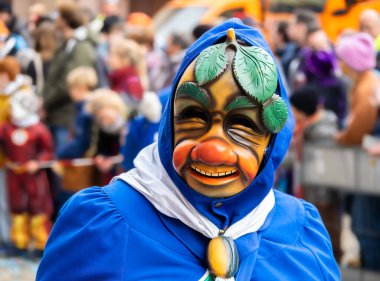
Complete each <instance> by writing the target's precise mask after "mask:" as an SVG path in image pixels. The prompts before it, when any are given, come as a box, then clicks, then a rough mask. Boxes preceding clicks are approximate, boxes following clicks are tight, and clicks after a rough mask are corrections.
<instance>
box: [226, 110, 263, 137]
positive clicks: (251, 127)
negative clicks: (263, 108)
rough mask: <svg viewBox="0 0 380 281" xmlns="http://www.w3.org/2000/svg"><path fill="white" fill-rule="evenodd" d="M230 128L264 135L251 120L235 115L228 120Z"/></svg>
mask: <svg viewBox="0 0 380 281" xmlns="http://www.w3.org/2000/svg"><path fill="white" fill-rule="evenodd" d="M228 127H229V128H231V129H237V130H239V129H242V130H245V131H247V132H251V133H253V134H260V135H261V134H264V132H263V130H261V129H260V128H259V127H258V126H257V125H256V124H255V123H254V122H253V121H252V120H251V119H250V118H248V117H247V116H244V115H239V114H234V115H232V116H230V118H229V119H228Z"/></svg>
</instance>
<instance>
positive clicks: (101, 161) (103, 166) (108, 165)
mask: <svg viewBox="0 0 380 281" xmlns="http://www.w3.org/2000/svg"><path fill="white" fill-rule="evenodd" d="M95 165H96V167H97V168H98V169H99V171H101V172H103V173H106V172H109V171H110V170H111V169H112V167H113V163H112V159H111V158H109V157H104V156H102V155H98V156H96V157H95Z"/></svg>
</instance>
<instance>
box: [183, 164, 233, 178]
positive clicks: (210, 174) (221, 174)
mask: <svg viewBox="0 0 380 281" xmlns="http://www.w3.org/2000/svg"><path fill="white" fill-rule="evenodd" d="M190 167H191V169H193V171H195V172H197V173H199V174H201V175H203V176H206V177H210V178H222V177H226V176H230V175H232V174H234V173H236V172H237V170H236V169H233V168H231V169H229V170H227V171H224V172H214V173H213V172H208V171H205V170H202V169H200V168H197V167H196V166H195V165H191V166H190Z"/></svg>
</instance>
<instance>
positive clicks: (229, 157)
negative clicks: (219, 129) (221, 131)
mask: <svg viewBox="0 0 380 281" xmlns="http://www.w3.org/2000/svg"><path fill="white" fill-rule="evenodd" d="M191 159H192V160H193V161H200V162H203V163H204V164H207V165H210V166H217V165H234V164H235V163H236V162H237V157H236V154H235V153H234V152H233V151H232V150H231V148H230V146H229V145H228V143H227V142H225V141H223V140H219V139H209V140H206V141H203V142H201V143H199V144H198V145H197V146H196V147H195V148H194V149H193V151H192V152H191Z"/></svg>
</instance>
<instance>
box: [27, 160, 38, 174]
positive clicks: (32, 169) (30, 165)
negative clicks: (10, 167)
mask: <svg viewBox="0 0 380 281" xmlns="http://www.w3.org/2000/svg"><path fill="white" fill-rule="evenodd" d="M39 168H40V165H39V164H38V162H37V161H35V160H30V161H28V162H26V163H25V170H26V172H28V173H29V174H35V173H36V172H37V171H38V170H39Z"/></svg>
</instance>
